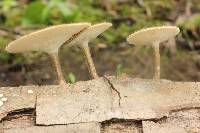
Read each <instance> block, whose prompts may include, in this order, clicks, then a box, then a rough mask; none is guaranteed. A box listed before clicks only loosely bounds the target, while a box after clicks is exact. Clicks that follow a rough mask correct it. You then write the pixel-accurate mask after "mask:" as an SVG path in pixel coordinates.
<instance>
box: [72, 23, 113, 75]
mask: <svg viewBox="0 0 200 133" xmlns="http://www.w3.org/2000/svg"><path fill="white" fill-rule="evenodd" d="M111 26H112V24H111V23H100V24H96V25H93V26H91V27H89V28H87V29H86V30H84V31H83V32H82V33H80V34H79V35H78V36H77V38H74V39H73V40H72V41H71V42H69V44H68V46H72V45H78V46H79V47H80V48H81V49H82V51H83V53H84V55H85V58H86V61H87V66H88V70H89V72H90V75H91V77H92V78H94V79H95V78H98V74H97V72H96V69H95V66H94V62H93V60H92V57H91V53H90V49H89V46H88V43H89V41H90V40H92V39H94V38H96V37H97V36H98V35H100V34H101V33H102V32H104V31H105V30H107V29H108V28H109V27H111Z"/></svg>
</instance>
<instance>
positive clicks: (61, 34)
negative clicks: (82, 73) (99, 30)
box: [6, 23, 91, 84]
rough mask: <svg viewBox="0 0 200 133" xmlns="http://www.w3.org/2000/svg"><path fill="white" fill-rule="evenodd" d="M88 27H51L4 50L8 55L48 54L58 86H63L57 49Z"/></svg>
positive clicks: (74, 25) (67, 25)
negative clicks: (35, 52)
mask: <svg viewBox="0 0 200 133" xmlns="http://www.w3.org/2000/svg"><path fill="white" fill-rule="evenodd" d="M90 25H91V24H90V23H75V24H62V25H57V26H51V27H48V28H45V29H43V30H39V31H36V32H33V33H31V34H28V35H25V36H23V37H21V38H19V39H17V40H15V41H13V42H11V43H9V44H8V46H7V47H6V50H7V51H8V52H9V53H21V52H30V51H42V52H46V53H48V54H49V55H50V57H51V59H52V60H53V63H54V67H55V69H56V74H57V78H58V80H59V84H65V79H64V77H63V74H62V70H61V66H60V63H59V59H58V51H59V48H60V47H61V45H62V44H64V43H65V42H66V41H68V40H69V39H71V37H73V36H74V35H76V34H77V33H79V32H81V31H83V30H84V29H86V28H88V27H89V26H90Z"/></svg>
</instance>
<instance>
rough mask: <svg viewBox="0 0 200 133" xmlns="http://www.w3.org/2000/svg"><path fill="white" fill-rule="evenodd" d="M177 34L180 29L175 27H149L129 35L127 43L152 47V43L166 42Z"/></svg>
mask: <svg viewBox="0 0 200 133" xmlns="http://www.w3.org/2000/svg"><path fill="white" fill-rule="evenodd" d="M179 32H180V29H179V28H178V27H176V26H162V27H151V28H146V29H142V30H139V31H137V32H135V33H133V34H131V35H129V37H128V38H127V41H128V42H129V43H130V44H135V45H152V44H153V43H160V42H164V41H167V40H168V39H170V38H172V37H174V36H176V35H177V34H178V33H179Z"/></svg>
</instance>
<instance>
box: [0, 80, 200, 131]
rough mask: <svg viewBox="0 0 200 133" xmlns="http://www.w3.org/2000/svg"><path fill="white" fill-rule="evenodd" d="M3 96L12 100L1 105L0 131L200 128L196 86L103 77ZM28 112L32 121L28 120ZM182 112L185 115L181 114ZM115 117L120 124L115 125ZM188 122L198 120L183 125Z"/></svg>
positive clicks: (199, 92) (0, 91) (15, 90)
mask: <svg viewBox="0 0 200 133" xmlns="http://www.w3.org/2000/svg"><path fill="white" fill-rule="evenodd" d="M29 90H32V91H33V93H28V91H29ZM0 94H4V97H6V98H7V99H8V100H7V101H6V102H4V104H3V105H2V106H0V119H1V123H0V132H1V131H2V132H17V131H19V130H21V132H31V131H35V132H70V131H71V132H79V131H84V132H90V131H91V132H105V133H106V132H117V131H118V132H123V131H125V132H136V133H138V132H142V131H143V132H144V133H145V132H147V133H152V132H155V131H157V132H158V131H160V132H163V131H166V130H167V129H168V128H170V127H171V129H174V130H175V131H176V130H177V132H178V131H180V132H182V131H184V132H190V131H193V130H194V131H199V128H200V126H199V125H200V122H199V120H198V119H199V118H200V114H199V112H200V111H199V107H200V83H198V82H171V81H167V80H159V81H154V80H144V79H131V78H116V77H103V78H99V79H95V80H90V81H85V82H77V83H76V84H73V85H70V84H67V85H62V86H57V85H51V86H21V87H2V88H0ZM29 110H31V111H32V113H31V114H29V115H30V116H31V117H30V116H26V115H27V114H26V112H27V111H29ZM182 110H184V111H185V112H186V113H185V115H183V114H182V115H180V113H181V111H182ZM193 110H196V111H193ZM174 112H176V113H174ZM23 113H25V114H23ZM186 114H187V115H186ZM186 116H187V117H186ZM24 117H25V118H24ZM194 117H195V119H194ZM166 118H167V119H166ZM113 119H117V120H119V122H118V123H112V121H113ZM127 120H128V122H127ZM188 120H196V121H195V122H194V121H193V122H189V123H187V124H185V123H184V122H185V121H188ZM173 122H174V123H173ZM14 123H21V126H19V125H18V126H17V125H16V124H14ZM30 123H31V124H30ZM127 123H128V124H127ZM138 123H139V124H138ZM195 123H196V124H195ZM8 125H13V126H8ZM186 127H187V128H186ZM174 130H173V131H174ZM169 131H170V130H169Z"/></svg>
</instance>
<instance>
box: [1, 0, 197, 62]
mask: <svg viewBox="0 0 200 133" xmlns="http://www.w3.org/2000/svg"><path fill="white" fill-rule="evenodd" d="M24 1H25V2H24ZM174 3H176V2H175V1H174V0H129V1H127V2H126V1H125V2H123V1H118V0H1V1H0V16H1V17H0V25H1V26H5V27H9V28H10V29H14V28H16V27H27V26H36V25H37V26H46V25H55V24H61V23H72V22H83V21H84V22H92V23H99V22H103V21H108V22H112V23H114V25H113V27H112V28H110V29H109V30H108V31H106V32H105V33H104V34H103V35H102V36H103V37H101V41H102V39H103V40H106V42H107V44H108V45H109V46H111V47H117V46H118V45H120V43H121V42H125V41H126V37H127V36H128V35H129V34H130V33H132V32H134V31H135V30H138V29H141V28H144V27H150V26H158V25H163V24H166V23H171V24H174V23H175V22H174V21H175V20H170V18H169V15H170V14H171V13H172V12H173V11H174V12H175V11H176V6H177V5H176V4H174ZM196 5H197V6H196V8H197V9H199V8H200V6H198V4H196ZM197 9H195V10H197ZM183 13H184V12H182V14H183ZM176 24H177V25H180V26H182V27H183V29H195V28H196V27H199V26H200V15H199V14H196V15H194V16H191V17H190V19H187V21H185V20H184V21H181V23H176ZM9 41H10V39H9V38H0V43H1V44H0V49H1V50H3V48H4V47H5V45H6V44H7V43H8V42H9ZM95 41H96V42H100V40H98V39H97V40H95ZM1 54H2V53H1ZM0 58H1V59H3V60H6V59H7V58H8V59H7V60H9V56H8V57H7V55H5V56H0Z"/></svg>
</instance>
